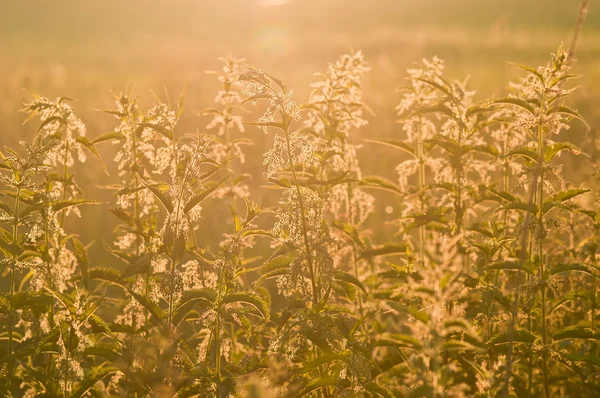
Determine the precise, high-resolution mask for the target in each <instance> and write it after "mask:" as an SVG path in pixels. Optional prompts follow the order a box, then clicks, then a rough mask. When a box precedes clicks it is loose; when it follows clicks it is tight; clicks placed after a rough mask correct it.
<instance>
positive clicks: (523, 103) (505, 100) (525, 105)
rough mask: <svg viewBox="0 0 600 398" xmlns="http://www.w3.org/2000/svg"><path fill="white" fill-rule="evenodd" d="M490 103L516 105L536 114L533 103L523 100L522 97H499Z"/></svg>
mask: <svg viewBox="0 0 600 398" xmlns="http://www.w3.org/2000/svg"><path fill="white" fill-rule="evenodd" d="M490 104H492V105H515V106H518V107H519V108H521V109H524V110H526V111H527V112H529V113H531V114H534V113H535V112H536V110H535V108H534V107H533V105H531V104H530V103H529V102H527V101H525V100H522V99H520V98H515V97H504V98H498V99H495V100H492V101H491V102H490Z"/></svg>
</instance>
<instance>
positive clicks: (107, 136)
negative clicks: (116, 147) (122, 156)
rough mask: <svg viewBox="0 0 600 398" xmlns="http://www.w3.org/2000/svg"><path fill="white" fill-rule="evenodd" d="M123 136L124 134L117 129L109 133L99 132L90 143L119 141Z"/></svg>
mask: <svg viewBox="0 0 600 398" xmlns="http://www.w3.org/2000/svg"><path fill="white" fill-rule="evenodd" d="M125 138H126V137H125V134H123V133H119V132H117V131H111V132H110V133H104V134H100V135H99V136H98V137H96V138H94V139H93V140H92V141H91V144H92V145H96V144H100V143H102V142H106V141H121V140H124V139H125Z"/></svg>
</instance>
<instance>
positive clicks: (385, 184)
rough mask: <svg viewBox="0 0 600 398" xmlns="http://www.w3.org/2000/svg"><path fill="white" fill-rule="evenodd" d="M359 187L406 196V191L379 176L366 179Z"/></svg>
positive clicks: (363, 179) (361, 181)
mask: <svg viewBox="0 0 600 398" xmlns="http://www.w3.org/2000/svg"><path fill="white" fill-rule="evenodd" d="M359 185H361V186H364V187H370V188H377V189H382V190H384V191H388V192H392V193H395V194H400V195H404V191H403V190H402V188H400V186H399V185H398V184H396V183H394V182H392V181H390V180H388V179H386V178H383V177H379V176H368V177H364V178H362V179H361V180H360V182H359Z"/></svg>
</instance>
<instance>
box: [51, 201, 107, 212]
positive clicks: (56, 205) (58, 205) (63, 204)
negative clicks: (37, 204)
mask: <svg viewBox="0 0 600 398" xmlns="http://www.w3.org/2000/svg"><path fill="white" fill-rule="evenodd" d="M101 203H102V202H98V201H97V200H88V199H66V200H57V201H55V202H52V203H50V205H51V206H52V209H53V210H54V211H61V210H63V209H66V208H69V207H73V206H81V205H99V204H101Z"/></svg>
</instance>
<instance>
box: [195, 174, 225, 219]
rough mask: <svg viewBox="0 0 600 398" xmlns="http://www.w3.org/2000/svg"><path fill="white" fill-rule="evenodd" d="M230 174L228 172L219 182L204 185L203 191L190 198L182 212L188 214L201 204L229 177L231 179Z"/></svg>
mask: <svg viewBox="0 0 600 398" xmlns="http://www.w3.org/2000/svg"><path fill="white" fill-rule="evenodd" d="M232 174H233V171H230V172H229V173H227V175H226V176H225V177H223V178H222V179H221V180H219V181H210V182H208V183H206V184H204V189H202V190H201V191H200V192H198V193H196V194H195V195H194V196H192V198H191V199H190V200H189V201H188V202H187V203H186V205H185V207H184V208H183V211H184V212H185V213H188V212H189V211H190V210H192V209H193V208H194V207H195V206H196V205H197V204H199V203H200V202H202V201H203V200H204V199H206V198H207V197H208V196H209V195H210V194H211V193H213V192H214V191H215V190H216V189H217V188H219V187H220V186H221V185H223V184H224V183H225V182H226V181H227V180H228V179H229V177H231V175H232Z"/></svg>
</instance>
